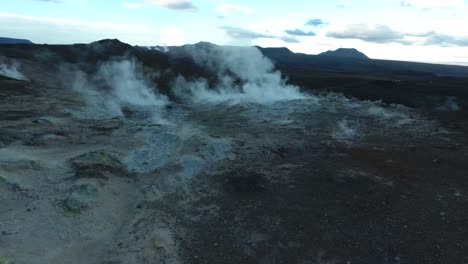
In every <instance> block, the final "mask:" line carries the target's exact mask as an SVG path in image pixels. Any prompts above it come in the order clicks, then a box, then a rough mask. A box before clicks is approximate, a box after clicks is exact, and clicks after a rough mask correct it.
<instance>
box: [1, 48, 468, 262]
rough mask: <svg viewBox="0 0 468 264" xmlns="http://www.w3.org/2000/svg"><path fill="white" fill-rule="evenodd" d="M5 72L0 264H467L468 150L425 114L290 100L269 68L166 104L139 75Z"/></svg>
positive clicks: (323, 99)
mask: <svg viewBox="0 0 468 264" xmlns="http://www.w3.org/2000/svg"><path fill="white" fill-rule="evenodd" d="M251 52H253V53H254V55H255V56H260V55H259V54H257V53H256V52H255V51H251ZM251 56H252V54H249V57H251ZM224 57H226V56H224ZM241 61H242V60H241ZM15 63H16V64H17V65H16V66H14V65H12V64H10V65H9V66H8V67H7V66H5V68H4V69H9V70H8V74H7V71H6V70H4V71H3V75H8V76H10V77H11V78H10V77H2V76H0V95H1V96H0V263H1V264H13V263H14V264H30V263H34V264H35V263H37V264H55V263H57V264H59V263H60V264H65V263H67V264H68V263H70V264H72V263H73V264H75V263H76V264H83V263H86V264H94V263H95V264H140V263H210V264H211V263H304V264H306V263H308V264H324V263H327V264H332V263H346V264H347V263H353V264H354V263H382V264H400V263H401V264H403V263H411V264H413V263H425V264H429V263H447V264H466V263H468V210H467V209H468V207H467V205H468V181H467V178H466V177H467V172H468V163H467V160H468V145H467V143H466V138H467V137H466V134H465V133H464V132H463V129H455V128H453V127H450V126H448V125H446V124H444V123H443V122H440V120H439V119H438V118H434V117H433V116H431V115H428V114H427V113H426V112H422V111H419V110H416V109H412V108H408V107H405V106H402V105H387V104H382V103H379V102H370V101H362V100H358V99H352V98H346V97H344V96H341V95H337V94H333V93H327V94H321V95H318V94H314V93H307V92H300V91H299V89H298V88H296V87H293V86H289V85H286V84H284V82H283V81H281V80H280V79H277V73H274V72H272V69H271V65H268V64H267V65H266V66H265V69H264V70H262V71H261V72H260V73H256V75H255V76H247V77H245V76H244V75H242V74H241V73H239V72H236V71H237V70H239V69H238V68H232V67H230V66H225V67H227V68H228V69H229V71H230V72H233V73H234V74H235V75H236V74H237V77H239V79H240V80H241V81H243V82H245V83H246V85H244V86H243V87H241V88H242V89H237V88H239V87H237V88H236V89H228V88H229V87H236V85H237V84H236V81H232V80H230V79H229V78H227V77H225V78H224V80H223V81H221V82H220V84H219V85H218V86H215V87H214V88H212V90H210V89H211V88H210V87H207V86H208V82H200V81H199V80H193V81H189V80H185V79H182V78H181V77H180V78H178V79H177V80H175V81H174V84H173V87H174V89H175V90H176V92H175V94H176V96H175V97H171V96H169V97H167V96H164V95H160V94H159V93H158V92H157V90H155V89H154V87H152V86H151V85H149V86H148V83H147V82H145V81H143V80H142V77H141V75H140V74H139V73H138V72H139V70H141V69H140V68H139V66H138V65H139V64H138V63H136V62H134V61H127V60H116V61H114V62H112V63H107V62H106V63H103V64H102V66H101V67H100V68H99V69H97V70H96V71H94V72H93V73H90V72H86V73H84V72H81V71H78V70H77V69H78V68H79V67H80V66H79V65H69V64H68V65H67V67H65V66H63V68H67V70H66V72H67V74H68V75H66V76H65V77H66V78H65V80H64V75H63V71H57V70H54V69H50V68H48V67H47V65H45V64H42V63H40V62H35V61H32V60H28V59H16V60H15ZM262 63H263V62H262ZM234 65H238V64H236V63H234ZM262 65H264V64H262ZM255 67H256V68H259V67H258V65H257V66H255ZM241 68H242V67H241ZM147 70H148V69H146V71H147ZM72 71H73V73H71V72H72ZM220 72H221V71H220ZM220 72H217V74H218V78H219V74H220ZM223 72H224V70H223ZM97 76H98V77H97ZM226 79H227V80H226ZM264 83H266V85H264ZM226 87H228V88H226ZM262 89H263V90H262ZM265 89H268V90H265ZM270 89H272V90H270ZM177 96H178V97H177ZM177 98H179V99H177ZM463 125H466V124H465V123H460V124H459V126H463Z"/></svg>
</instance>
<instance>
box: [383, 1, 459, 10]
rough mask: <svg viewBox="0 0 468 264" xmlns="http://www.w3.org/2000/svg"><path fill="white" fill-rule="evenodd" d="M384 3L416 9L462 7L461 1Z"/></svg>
mask: <svg viewBox="0 0 468 264" xmlns="http://www.w3.org/2000/svg"><path fill="white" fill-rule="evenodd" d="M386 2H396V3H399V4H400V5H401V6H406V7H416V8H424V9H426V8H441V7H460V6H463V5H464V2H463V0H386Z"/></svg>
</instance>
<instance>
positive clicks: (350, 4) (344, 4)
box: [336, 2, 353, 8]
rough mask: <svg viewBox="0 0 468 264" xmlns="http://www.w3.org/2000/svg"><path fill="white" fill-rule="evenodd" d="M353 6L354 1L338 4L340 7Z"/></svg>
mask: <svg viewBox="0 0 468 264" xmlns="http://www.w3.org/2000/svg"><path fill="white" fill-rule="evenodd" d="M351 6H353V3H351V2H341V3H338V4H337V5H336V7H338V8H346V7H351Z"/></svg>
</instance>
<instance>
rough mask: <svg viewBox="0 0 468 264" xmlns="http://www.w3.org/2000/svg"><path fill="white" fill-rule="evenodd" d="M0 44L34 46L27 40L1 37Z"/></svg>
mask: <svg viewBox="0 0 468 264" xmlns="http://www.w3.org/2000/svg"><path fill="white" fill-rule="evenodd" d="M0 44H34V43H32V42H31V41H30V40H27V39H15V38H3V37H0Z"/></svg>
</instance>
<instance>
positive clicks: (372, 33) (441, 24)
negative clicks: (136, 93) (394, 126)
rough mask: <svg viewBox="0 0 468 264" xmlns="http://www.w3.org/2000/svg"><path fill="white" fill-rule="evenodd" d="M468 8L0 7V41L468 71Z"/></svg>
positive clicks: (302, 3) (453, 2) (79, 3)
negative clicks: (111, 41) (358, 54)
mask: <svg viewBox="0 0 468 264" xmlns="http://www.w3.org/2000/svg"><path fill="white" fill-rule="evenodd" d="M467 21H468V0H350V1H346V0H345V1H339V0H338V1H335V0H329V1H313V0H297V1H296V0H289V1H273V0H255V1H252V0H251V1H248V0H231V1H225V0H125V1H123V0H0V36H5V37H15V38H26V39H29V40H31V41H33V42H35V43H51V44H52V43H87V42H92V41H95V40H98V39H104V38H118V39H120V40H121V41H124V42H127V43H130V44H133V45H182V44H186V43H196V42H199V41H209V42H213V43H216V44H221V45H224V44H227V45H259V46H264V47H288V48H289V49H291V50H292V51H294V52H303V53H309V54H317V53H320V52H323V51H327V50H334V49H337V48H357V49H359V50H360V51H362V52H364V53H366V54H367V55H368V56H370V57H371V58H378V59H394V60H409V61H423V62H443V63H454V64H465V65H468V22H467Z"/></svg>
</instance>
